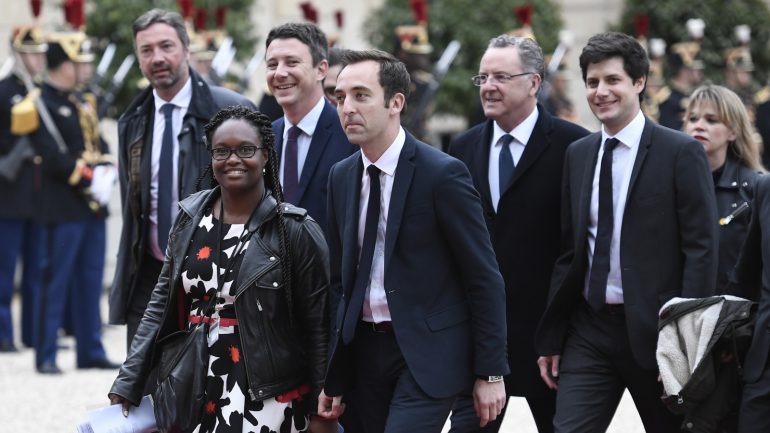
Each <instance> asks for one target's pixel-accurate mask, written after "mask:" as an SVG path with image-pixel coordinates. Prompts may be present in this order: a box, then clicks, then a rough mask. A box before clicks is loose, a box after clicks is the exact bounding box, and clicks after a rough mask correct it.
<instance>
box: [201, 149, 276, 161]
mask: <svg viewBox="0 0 770 433" xmlns="http://www.w3.org/2000/svg"><path fill="white" fill-rule="evenodd" d="M260 149H264V147H259V146H240V147H236V148H235V149H231V148H229V147H216V148H214V149H211V150H210V151H209V153H210V154H211V158H212V159H215V160H217V161H224V160H226V159H228V158H230V155H232V154H235V155H236V156H237V157H238V158H241V159H246V158H251V157H252V156H254V154H255V153H257V151H258V150H260Z"/></svg>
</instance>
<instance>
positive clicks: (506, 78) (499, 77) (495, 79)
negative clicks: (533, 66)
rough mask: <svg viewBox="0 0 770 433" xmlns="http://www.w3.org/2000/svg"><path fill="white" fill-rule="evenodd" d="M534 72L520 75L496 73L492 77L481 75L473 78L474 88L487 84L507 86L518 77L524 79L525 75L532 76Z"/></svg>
mask: <svg viewBox="0 0 770 433" xmlns="http://www.w3.org/2000/svg"><path fill="white" fill-rule="evenodd" d="M531 74H534V72H522V73H520V74H506V73H505V72H495V73H494V74H492V75H487V74H481V75H476V76H473V77H471V81H473V85H474V86H483V85H484V84H486V83H487V82H490V83H500V84H507V83H510V82H511V81H513V79H514V78H516V77H523V76H525V75H531Z"/></svg>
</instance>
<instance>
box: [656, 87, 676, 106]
mask: <svg viewBox="0 0 770 433" xmlns="http://www.w3.org/2000/svg"><path fill="white" fill-rule="evenodd" d="M670 97H671V88H670V87H668V86H663V87H661V88H660V90H658V91H657V92H655V94H654V95H652V99H653V100H654V101H655V103H656V104H658V105H660V104H662V103H664V102H666V101H668V98H670Z"/></svg>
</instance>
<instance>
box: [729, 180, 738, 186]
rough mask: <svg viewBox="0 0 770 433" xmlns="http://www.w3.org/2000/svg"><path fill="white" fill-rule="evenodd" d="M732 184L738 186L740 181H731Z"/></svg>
mask: <svg viewBox="0 0 770 433" xmlns="http://www.w3.org/2000/svg"><path fill="white" fill-rule="evenodd" d="M730 186H738V182H736V181H733V183H731V184H730Z"/></svg>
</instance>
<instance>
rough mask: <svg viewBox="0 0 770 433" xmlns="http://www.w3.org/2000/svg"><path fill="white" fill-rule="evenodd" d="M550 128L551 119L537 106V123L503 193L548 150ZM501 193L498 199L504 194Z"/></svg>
mask: <svg viewBox="0 0 770 433" xmlns="http://www.w3.org/2000/svg"><path fill="white" fill-rule="evenodd" d="M550 127H551V119H550V118H549V117H548V113H547V112H546V111H545V109H544V108H543V107H540V106H538V115H537V122H536V123H535V129H533V130H532V135H531V136H530V137H529V142H527V143H526V145H525V146H524V153H522V154H521V158H519V163H518V164H516V169H515V170H514V171H513V178H511V183H510V184H509V185H508V188H506V190H505V191H508V189H510V188H511V186H513V185H514V184H515V183H516V181H517V180H518V179H519V178H520V177H521V176H523V175H524V173H525V172H526V171H527V170H528V169H529V167H531V166H532V164H534V163H535V161H537V159H538V158H539V157H540V155H542V154H543V151H545V149H547V148H548V144H549V141H548V136H547V132H548V131H549V130H550ZM505 191H503V192H502V193H501V194H500V197H502V196H503V194H504V193H505Z"/></svg>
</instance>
